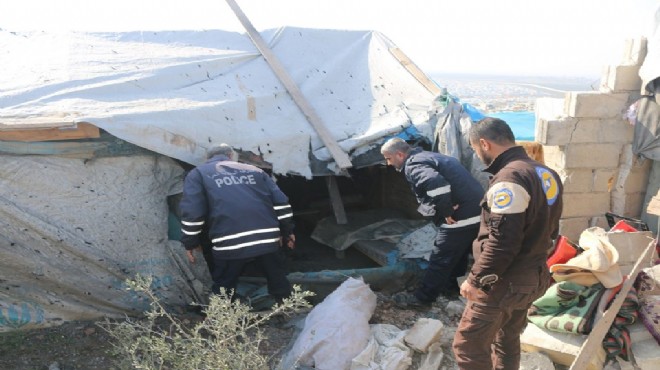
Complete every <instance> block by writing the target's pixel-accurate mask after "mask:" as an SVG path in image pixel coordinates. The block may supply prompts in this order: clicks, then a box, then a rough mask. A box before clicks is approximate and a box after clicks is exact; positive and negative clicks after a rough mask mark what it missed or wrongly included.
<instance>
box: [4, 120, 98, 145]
mask: <svg viewBox="0 0 660 370" xmlns="http://www.w3.org/2000/svg"><path fill="white" fill-rule="evenodd" d="M100 136H101V133H100V131H99V128H98V127H96V126H94V125H92V124H89V123H85V122H81V123H78V124H77V125H74V126H64V127H49V128H38V129H37V128H35V129H22V130H6V131H5V130H0V140H2V141H23V142H34V141H55V140H73V139H91V138H98V137H100Z"/></svg>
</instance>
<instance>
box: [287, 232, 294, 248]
mask: <svg viewBox="0 0 660 370" xmlns="http://www.w3.org/2000/svg"><path fill="white" fill-rule="evenodd" d="M286 246H287V247H288V248H289V249H294V248H295V247H296V236H295V235H293V234H289V237H288V238H287V239H286Z"/></svg>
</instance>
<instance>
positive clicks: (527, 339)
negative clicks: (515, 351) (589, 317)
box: [520, 324, 605, 370]
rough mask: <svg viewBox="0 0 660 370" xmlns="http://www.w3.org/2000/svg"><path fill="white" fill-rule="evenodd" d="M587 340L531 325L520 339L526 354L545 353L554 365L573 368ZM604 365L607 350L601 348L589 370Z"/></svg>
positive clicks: (582, 337) (599, 369) (595, 354)
mask: <svg viewBox="0 0 660 370" xmlns="http://www.w3.org/2000/svg"><path fill="white" fill-rule="evenodd" d="M586 338H587V337H586V335H577V334H568V333H555V332H551V331H547V330H543V329H541V328H539V327H538V326H536V325H533V324H529V325H527V327H526V328H525V331H524V332H523V333H522V335H521V337H520V347H521V349H522V350H523V351H525V352H541V353H545V354H546V355H548V357H550V359H551V360H552V361H553V362H554V363H557V364H560V365H564V366H571V365H572V364H573V361H575V358H576V357H577V355H578V354H579V353H580V348H581V347H582V344H583V343H584V341H585V340H586ZM604 363H605V350H604V349H603V347H602V346H599V347H598V349H597V350H596V352H595V353H594V356H592V358H591V361H590V362H589V364H588V365H587V370H601V369H602V368H603V364H604Z"/></svg>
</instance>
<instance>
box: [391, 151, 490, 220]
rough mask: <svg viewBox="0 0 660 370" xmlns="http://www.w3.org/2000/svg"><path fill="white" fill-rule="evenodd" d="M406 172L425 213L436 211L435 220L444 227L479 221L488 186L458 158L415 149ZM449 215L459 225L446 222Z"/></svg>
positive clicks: (406, 164) (406, 166)
mask: <svg viewBox="0 0 660 370" xmlns="http://www.w3.org/2000/svg"><path fill="white" fill-rule="evenodd" d="M403 173H404V174H405V175H406V180H408V183H409V184H410V187H411V189H412V191H413V193H415V196H416V198H417V201H418V202H419V204H420V208H419V210H420V213H422V215H424V216H432V215H434V214H435V215H436V217H435V219H436V220H437V221H439V222H440V223H442V225H441V226H440V227H442V228H447V229H456V228H462V227H466V226H474V227H476V225H478V224H479V214H480V213H481V208H480V206H479V202H480V201H481V198H482V197H483V195H484V189H483V188H482V187H481V184H479V182H478V181H477V180H476V179H475V178H474V177H473V176H472V174H470V172H469V171H468V170H467V169H466V168H465V167H463V165H462V164H461V163H460V162H459V161H458V160H457V159H456V158H454V157H451V156H448V155H444V154H440V153H435V152H428V151H423V150H421V149H420V148H415V149H413V150H412V151H411V152H410V155H409V156H408V158H407V159H406V161H405V163H404V166H403ZM425 210H429V211H430V212H428V211H426V212H425ZM425 213H426V214H425ZM448 216H451V217H452V218H453V219H454V221H456V224H452V225H447V224H444V219H445V218H446V217H448Z"/></svg>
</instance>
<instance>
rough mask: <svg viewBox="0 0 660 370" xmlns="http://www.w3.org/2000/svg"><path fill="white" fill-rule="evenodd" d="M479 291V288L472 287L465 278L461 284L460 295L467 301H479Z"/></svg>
mask: <svg viewBox="0 0 660 370" xmlns="http://www.w3.org/2000/svg"><path fill="white" fill-rule="evenodd" d="M480 293H481V292H479V289H477V288H475V287H473V286H472V284H470V283H468V281H467V280H465V281H464V282H463V284H461V295H462V296H463V297H465V299H467V300H468V301H479V298H478V296H479V295H480Z"/></svg>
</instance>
